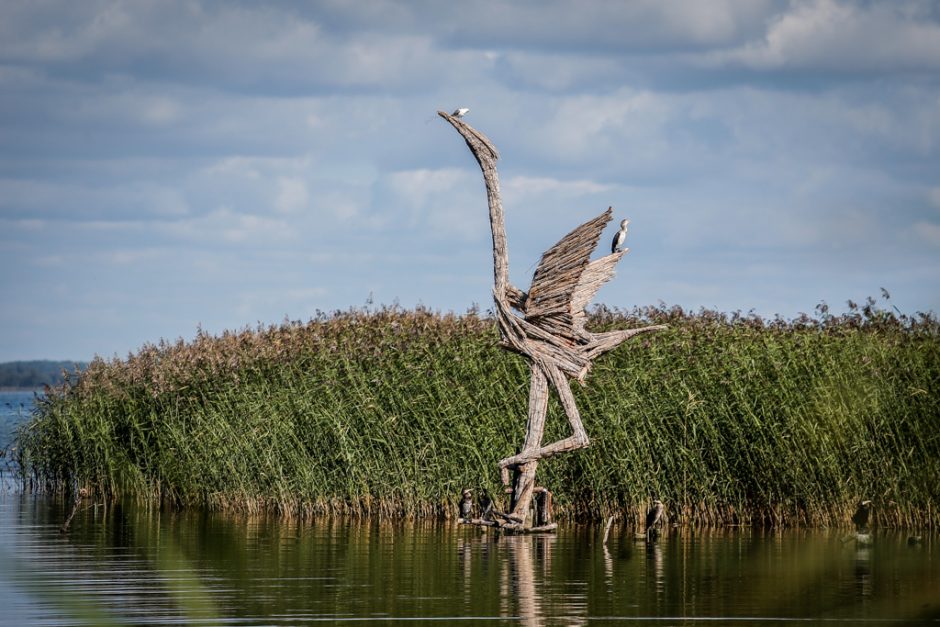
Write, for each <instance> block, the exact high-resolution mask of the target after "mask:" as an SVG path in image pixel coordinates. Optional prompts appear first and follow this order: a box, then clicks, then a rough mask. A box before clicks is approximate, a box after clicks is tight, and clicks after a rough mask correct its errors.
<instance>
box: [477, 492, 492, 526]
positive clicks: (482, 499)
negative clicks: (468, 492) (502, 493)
mask: <svg viewBox="0 0 940 627" xmlns="http://www.w3.org/2000/svg"><path fill="white" fill-rule="evenodd" d="M477 503H479V505H480V518H482V519H483V520H489V519H490V516H491V515H492V513H493V499H491V498H490V494H489V492H487V491H486V488H483V489H482V490H480V496H478V497H477Z"/></svg>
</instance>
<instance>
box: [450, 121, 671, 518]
mask: <svg viewBox="0 0 940 627" xmlns="http://www.w3.org/2000/svg"><path fill="white" fill-rule="evenodd" d="M438 115H440V116H441V117H442V118H444V119H445V120H447V121H448V122H449V123H450V124H451V126H453V127H454V129H456V130H457V132H458V133H460V135H461V136H462V137H463V138H464V140H465V141H466V142H467V146H468V147H469V148H470V152H472V153H473V156H474V157H475V158H476V160H477V163H478V164H479V165H480V170H481V172H482V173H483V181H484V183H485V185H486V198H487V204H488V206H489V212H490V227H491V230H492V235H493V283H494V285H493V300H494V303H495V305H496V323H497V327H498V328H499V334H500V345H501V346H503V347H504V348H506V349H508V350H511V351H513V352H516V353H519V354H520V355H523V356H524V357H526V358H527V359H528V360H529V362H530V366H529V374H530V380H531V383H530V387H529V413H528V421H527V425H526V438H525V442H524V444H523V447H522V450H521V451H519V453H517V454H516V455H513V456H511V457H507V458H505V459H503V460H501V461H500V462H499V468H500V475H501V477H502V480H503V483H504V484H508V483H509V481H510V473H509V471H510V470H512V471H513V478H512V490H511V493H512V498H511V503H510V512H509V514H508V515H506V514H499V515H498V516H497V517H496V518H494V520H493V521H487V522H486V526H496V527H499V528H501V529H504V530H517V531H518V530H522V529H526V527H525V523H526V519H527V516H528V512H529V509H530V505H531V503H532V497H533V494H534V492H535V490H536V488H535V471H536V469H537V467H538V462H539V460H540V459H544V458H546V457H551V456H552V455H557V454H559V453H564V452H568V451H573V450H576V449H579V448H584V447H585V446H588V444H589V443H590V440H589V438H588V435H587V431H586V430H585V428H584V425H583V423H582V421H581V416H580V413H579V412H578V407H577V405H576V403H575V400H574V395H573V394H572V393H571V387H570V384H569V382H568V379H569V378H571V379H575V380H577V381H578V382H579V383H581V384H583V383H584V380H585V378H586V377H587V375H588V373H589V372H590V369H591V364H592V362H593V360H594V359H596V358H597V357H599V356H600V355H602V354H604V353H606V352H607V351H610V350H613V349H614V348H616V347H617V346H619V345H620V344H622V343H623V342H625V341H626V340H628V339H630V338H632V337H635V336H636V335H639V334H641V333H649V332H652V331H657V330H659V329H663V328H665V325H655V326H648V327H643V328H639V329H629V330H624V331H610V332H607V333H591V332H590V331H587V330H586V329H585V328H584V325H585V320H586V315H585V308H586V307H587V305H588V303H589V302H590V301H591V299H592V298H593V297H594V295H595V294H596V293H597V290H598V289H600V287H601V286H602V285H604V283H606V282H607V281H608V280H610V279H611V277H613V275H614V269H615V267H616V265H617V262H619V261H620V259H621V258H622V257H623V256H624V255H625V254H626V252H627V250H626V249H624V250H621V251H618V252H614V253H612V254H610V255H607V256H605V257H602V258H600V259H597V260H596V261H591V259H590V257H591V254H592V252H593V251H594V250H595V249H596V248H597V244H598V242H599V240H600V236H601V233H602V232H603V230H604V227H605V226H606V225H607V223H608V222H609V221H610V220H611V217H612V215H613V209H612V208H610V207H608V208H607V210H606V211H605V212H603V213H602V214H600V215H599V216H597V217H595V218H594V219H592V220H589V221H587V222H585V223H584V224H582V225H581V226H579V227H577V228H575V229H574V230H572V231H571V232H570V233H568V234H567V235H565V236H564V237H563V238H562V239H561V240H559V241H558V243H557V244H555V245H554V246H552V247H551V248H550V249H548V250H547V251H546V252H545V253H544V254H543V255H542V258H541V260H540V262H539V265H538V267H537V268H536V271H535V274H534V276H533V278H532V286H531V287H530V289H529V292H528V293H526V292H523V291H522V290H520V289H519V288H517V287H515V286H514V285H511V284H510V283H509V253H508V249H507V243H506V228H505V216H504V213H503V204H502V199H501V198H500V190H499V176H498V174H497V172H496V161H497V159H499V153H498V152H497V150H496V147H495V146H493V143H492V142H491V141H490V140H489V139H488V138H487V137H486V136H485V135H483V134H482V133H480V132H479V131H477V130H476V129H474V128H472V127H471V126H470V125H468V124H467V123H466V122H464V121H463V120H462V119H460V118H456V117H454V116H452V115H449V114H447V113H446V112H444V111H438ZM512 309H516V310H517V311H519V312H521V313H522V315H521V316H520V315H517V314H515V313H513V311H512ZM549 386H550V387H552V388H554V389H555V391H556V393H557V394H558V398H559V400H560V401H561V405H562V408H563V409H564V411H565V415H566V416H567V417H568V422H569V424H570V425H571V431H572V434H571V435H570V436H569V437H567V438H563V439H561V440H559V441H557V442H553V443H551V444H548V445H546V446H543V445H542V436H543V434H544V430H545V416H546V414H547V411H548V394H549ZM494 514H496V512H494ZM471 522H473V524H477V523H476V521H471ZM491 522H495V524H490V523H491ZM479 524H483V523H479ZM554 527H555V525H554V524H551V525H540V526H539V528H540V529H541V528H545V529H547V528H551V529H554ZM529 529H530V530H531V529H533V528H532V527H529Z"/></svg>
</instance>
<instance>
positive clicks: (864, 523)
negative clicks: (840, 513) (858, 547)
mask: <svg viewBox="0 0 940 627" xmlns="http://www.w3.org/2000/svg"><path fill="white" fill-rule="evenodd" d="M870 514H871V501H868V500H865V501H859V502H858V507H857V508H855V513H854V514H852V522H853V523H855V530H856V531H857V532H859V533H862V532H864V531H866V530H867V529H868V517H869V515H870Z"/></svg>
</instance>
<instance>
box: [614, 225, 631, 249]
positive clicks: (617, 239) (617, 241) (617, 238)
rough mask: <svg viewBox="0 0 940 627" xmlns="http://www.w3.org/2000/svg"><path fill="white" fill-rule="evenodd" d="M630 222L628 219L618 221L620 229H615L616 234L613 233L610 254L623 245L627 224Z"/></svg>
mask: <svg viewBox="0 0 940 627" xmlns="http://www.w3.org/2000/svg"><path fill="white" fill-rule="evenodd" d="M628 224H630V221H629V220H621V221H620V230H619V231H617V234H616V235H614V241H613V242H611V244H610V254H611V255H612V254H614V253H615V252H617V251H618V250H620V247H621V246H623V242H624V240H626V239H627V225H628Z"/></svg>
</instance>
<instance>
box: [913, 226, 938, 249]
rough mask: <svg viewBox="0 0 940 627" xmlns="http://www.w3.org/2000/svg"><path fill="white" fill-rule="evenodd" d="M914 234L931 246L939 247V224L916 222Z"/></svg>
mask: <svg viewBox="0 0 940 627" xmlns="http://www.w3.org/2000/svg"><path fill="white" fill-rule="evenodd" d="M914 233H915V234H916V235H917V236H918V237H919V238H920V239H922V240H923V241H925V242H927V243H928V244H930V245H931V246H935V247H940V224H934V223H933V222H917V223H915V224H914Z"/></svg>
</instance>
